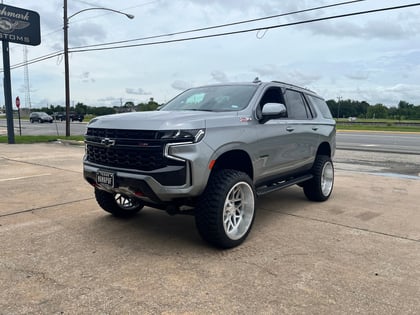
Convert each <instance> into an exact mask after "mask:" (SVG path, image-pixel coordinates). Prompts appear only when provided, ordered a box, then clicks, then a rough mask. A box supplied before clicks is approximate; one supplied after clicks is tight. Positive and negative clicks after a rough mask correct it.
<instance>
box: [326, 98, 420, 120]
mask: <svg viewBox="0 0 420 315" xmlns="http://www.w3.org/2000/svg"><path fill="white" fill-rule="evenodd" d="M327 104H328V107H329V108H330V111H331V114H332V115H333V117H334V118H348V117H357V118H370V119H372V118H373V119H395V120H416V119H420V105H413V104H410V103H408V102H406V101H400V102H399V103H398V105H397V106H394V107H387V106H385V105H383V104H375V105H370V104H369V103H367V102H365V101H362V102H359V101H354V100H339V101H335V100H328V101H327Z"/></svg>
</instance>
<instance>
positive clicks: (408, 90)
mask: <svg viewBox="0 0 420 315" xmlns="http://www.w3.org/2000/svg"><path fill="white" fill-rule="evenodd" d="M68 2H69V4H68V14H69V15H72V14H74V13H76V12H78V11H80V10H83V9H86V8H92V7H107V8H112V9H117V10H122V11H124V12H126V13H129V14H133V15H134V16H135V18H134V19H133V20H130V19H127V18H126V17H125V16H123V15H119V14H115V13H110V12H107V11H103V10H93V11H86V12H82V13H80V14H77V15H76V16H74V17H73V18H71V20H70V25H69V47H70V48H72V47H73V48H74V47H79V46H86V45H96V44H103V43H107V42H115V41H123V40H129V39H136V38H143V37H149V36H155V35H162V34H168V33H174V32H181V31H186V30H192V29H197V28H203V27H210V26H215V25H221V24H226V23H232V22H237V21H244V20H248V19H256V18H260V17H265V16H271V15H277V14H281V13H286V12H291V11H295V10H302V9H307V8H312V7H317V6H321V5H327V4H333V3H337V2H341V1H337V0H334V1H332V0H323V1H315V0H312V1H302V0H283V1H278V0H277V1H275V0H258V1H257V0H254V1H252V0H231V1H224V0H208V1H204V0H202V1H199V0H177V1H171V0H149V1H148V0H125V1H121V2H118V3H117V2H115V1H104V0H102V1H99V0H96V1H95V0H87V1H79V0H69V1H68ZM415 2H416V1H402V0H386V1H384V0H382V1H379V0H365V1H359V2H357V3H352V4H348V5H343V6H339V7H335V8H331V9H323V10H317V11H311V12H306V13H302V14H295V15H290V16H284V17H278V18H274V19H270V20H266V21H259V22H254V23H248V24H242V25H237V26H231V27H227V28H220V29H214V30H208V31H203V32H196V33H189V34H183V35H173V36H168V37H164V38H159V39H158V40H168V39H180V38H184V37H190V36H200V35H208V34H214V33H219V32H230V31H238V30H243V29H247V28H260V27H268V26H272V25H279V24H286V23H291V22H295V21H303V20H308V19H314V18H321V17H327V16H333V15H338V14H346V13H351V12H358V11H364V10H372V9H378V8H383V7H393V6H398V5H405V4H410V3H415ZM4 4H6V5H11V6H16V7H20V8H25V9H28V10H32V11H36V12H38V13H39V14H40V18H41V45H39V46H27V50H28V59H29V60H31V59H33V58H36V57H40V56H44V55H47V54H50V53H53V52H60V51H62V49H63V30H62V27H63V1H62V0H57V1H53V0H38V1H36V2H33V1H30V2H28V1H25V0H10V1H4ZM151 41H152V40H149V41H142V42H141V41H137V42H130V44H138V43H146V42H151ZM10 49H11V60H10V62H11V64H12V65H14V64H17V63H20V62H22V61H23V46H22V45H18V44H12V43H11V44H10ZM28 70H29V81H30V98H31V107H33V108H36V107H42V106H47V105H51V104H53V105H63V104H64V98H65V95H64V62H63V58H62V56H61V57H60V56H59V57H54V58H51V59H48V60H45V61H42V62H39V63H34V64H31V65H29V67H28ZM257 76H258V77H259V78H260V79H261V80H263V81H270V80H279V81H286V82H290V83H294V84H298V85H302V86H304V87H307V88H310V89H312V90H314V91H316V92H318V93H319V94H320V95H321V96H323V97H324V98H326V99H337V98H338V97H341V98H343V99H347V98H350V99H354V100H360V101H362V100H364V101H367V102H369V103H370V104H372V105H373V104H376V103H383V104H385V105H387V106H396V105H397V104H398V102H399V101H400V100H405V101H407V102H410V103H413V104H416V105H420V6H416V7H411V8H408V9H400V10H392V11H387V12H380V13H372V14H366V15H359V16H353V17H346V18H341V19H334V20H327V21H322V22H316V23H307V24H301V25H295V26H290V27H281V28H274V29H268V30H266V31H259V32H257V31H253V32H248V33H243V34H238V35H230V36H223V37H215V38H207V39H200V40H194V41H182V42H176V43H168V44H159V45H149V46H138V47H133V48H125V49H112V50H103V51H89V52H77V53H71V54H70V87H71V100H72V103H74V104H76V103H77V102H82V103H84V104H87V105H90V106H113V105H120V104H121V103H125V102H127V101H132V102H134V103H139V102H145V101H147V100H148V99H149V98H150V97H153V98H154V99H155V100H156V101H157V102H159V103H163V102H166V101H168V100H169V99H171V98H172V97H173V96H175V95H176V94H178V93H179V92H180V91H181V90H183V89H185V88H188V87H191V86H198V85H203V84H212V83H219V82H233V81H252V80H253V79H254V78H255V77H257ZM0 91H1V94H3V87H2V86H1V87H0ZM16 96H20V98H21V100H22V103H23V104H22V106H23V107H28V106H27V104H25V103H24V100H25V89H24V68H17V69H14V70H12V98H13V99H14V98H15V97H16ZM3 99H4V97H3V98H2V101H1V102H0V104H3V103H4V101H3Z"/></svg>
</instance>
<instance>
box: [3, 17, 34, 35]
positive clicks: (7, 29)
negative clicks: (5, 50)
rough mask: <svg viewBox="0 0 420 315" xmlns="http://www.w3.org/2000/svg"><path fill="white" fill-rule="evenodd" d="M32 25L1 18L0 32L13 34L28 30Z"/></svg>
mask: <svg viewBox="0 0 420 315" xmlns="http://www.w3.org/2000/svg"><path fill="white" fill-rule="evenodd" d="M29 25H30V23H29V22H24V21H14V22H12V20H11V19H8V18H4V17H2V18H0V31H1V32H3V33H11V32H13V31H14V30H20V29H23V28H26V27H28V26H29Z"/></svg>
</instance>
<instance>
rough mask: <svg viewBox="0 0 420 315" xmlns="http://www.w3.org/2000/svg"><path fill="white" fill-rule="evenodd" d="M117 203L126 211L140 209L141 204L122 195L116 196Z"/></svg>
mask: <svg viewBox="0 0 420 315" xmlns="http://www.w3.org/2000/svg"><path fill="white" fill-rule="evenodd" d="M114 198H115V202H116V203H117V205H118V206H119V207H120V208H121V209H124V210H133V209H136V208H138V207H139V205H140V203H139V202H136V201H135V200H133V199H132V198H128V197H126V196H124V195H121V194H115V196H114Z"/></svg>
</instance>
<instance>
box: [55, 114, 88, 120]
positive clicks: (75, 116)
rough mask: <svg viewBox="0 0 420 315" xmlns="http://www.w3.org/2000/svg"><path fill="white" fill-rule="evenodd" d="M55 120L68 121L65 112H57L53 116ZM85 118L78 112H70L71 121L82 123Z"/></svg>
mask: <svg viewBox="0 0 420 315" xmlns="http://www.w3.org/2000/svg"><path fill="white" fill-rule="evenodd" d="M52 116H53V118H54V119H55V120H60V121H64V120H66V113H65V112H55V113H53V114H52ZM84 118H85V116H84V115H83V114H79V113H76V112H70V113H69V119H70V121H76V120H77V121H80V122H82V121H83V119H84Z"/></svg>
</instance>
